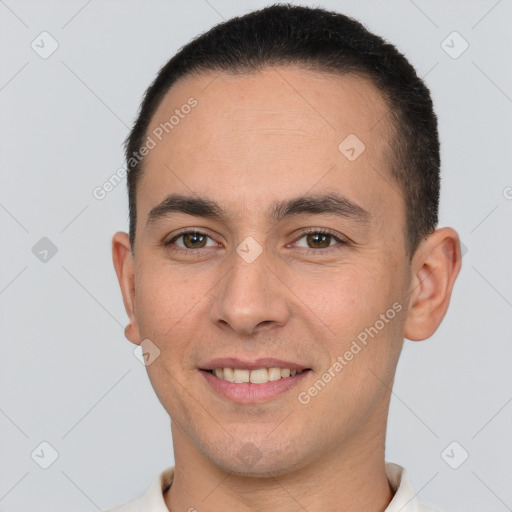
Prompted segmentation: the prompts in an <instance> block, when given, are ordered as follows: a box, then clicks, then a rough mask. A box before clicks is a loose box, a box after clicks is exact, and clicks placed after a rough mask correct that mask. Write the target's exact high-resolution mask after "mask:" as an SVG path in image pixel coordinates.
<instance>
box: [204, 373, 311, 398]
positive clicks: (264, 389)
mask: <svg viewBox="0 0 512 512" xmlns="http://www.w3.org/2000/svg"><path fill="white" fill-rule="evenodd" d="M200 372H201V373H202V374H203V376H204V378H205V379H206V380H207V381H208V383H209V384H210V385H211V386H212V388H213V389H214V390H215V391H216V392H217V393H219V394H220V395H222V396H224V397H226V398H228V399H229V400H232V401H233V402H236V403H240V404H257V403H262V402H266V401H267V400H270V399H272V398H275V397H276V396H278V395H280V394H281V393H284V392H285V391H288V390H290V389H292V388H294V387H295V386H297V384H299V383H300V382H301V381H302V380H303V379H304V378H305V377H306V376H307V375H308V374H309V372H310V370H303V371H302V372H301V373H298V374H297V375H295V376H294V377H284V378H281V379H279V380H273V381H269V382H266V383H265V384H249V383H247V382H243V383H240V384H235V383H234V382H228V381H227V380H223V379H219V377H216V376H215V375H213V374H211V373H210V372H207V371H204V370H201V371H200Z"/></svg>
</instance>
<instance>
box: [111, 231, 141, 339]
mask: <svg viewBox="0 0 512 512" xmlns="http://www.w3.org/2000/svg"><path fill="white" fill-rule="evenodd" d="M112 260H113V263H114V268H115V271H116V274H117V279H118V281H119V286H120V288H121V293H122V296H123V303H124V308H125V310H126V313H127V315H128V318H129V322H128V325H127V326H126V328H125V330H124V333H125V336H126V338H127V339H128V340H129V341H131V342H132V343H134V344H135V345H139V344H140V341H141V340H140V333H139V328H138V324H137V319H136V316H135V272H134V262H133V257H132V253H131V245H130V238H129V236H128V234H127V233H124V232H121V231H119V232H117V233H116V234H115V235H114V236H113V238H112Z"/></svg>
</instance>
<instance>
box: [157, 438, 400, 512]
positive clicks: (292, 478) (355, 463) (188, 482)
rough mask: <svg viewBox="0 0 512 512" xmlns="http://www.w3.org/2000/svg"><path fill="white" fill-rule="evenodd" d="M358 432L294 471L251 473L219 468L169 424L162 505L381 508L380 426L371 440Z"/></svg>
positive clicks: (267, 511)
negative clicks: (171, 464) (170, 459)
mask: <svg viewBox="0 0 512 512" xmlns="http://www.w3.org/2000/svg"><path fill="white" fill-rule="evenodd" d="M360 434H362V435H360V436H357V439H353V440H351V442H348V441H347V442H346V443H343V446H342V447H341V448H339V449H336V450H332V451H331V452H330V453H329V454H323V455H322V456H321V457H319V458H318V460H315V461H312V462H311V463H309V464H307V465H304V466H303V467H301V468H299V469H297V470H294V471H292V472H289V473H286V474H283V475H278V476H270V477H268V476H262V477H258V478H254V477H247V476H243V475H236V474H234V473H230V472H226V471H223V470H221V469H220V468H218V467H217V466H215V465H214V464H212V462H211V461H210V460H209V459H206V458H205V457H204V456H203V455H202V454H201V453H200V452H199V451H197V450H196V449H195V447H194V445H193V444H192V443H190V440H189V439H188V438H186V436H184V434H183V432H181V431H180V430H179V429H174V428H173V440H174V446H175V474H174V480H173V483H172V486H171V487H170V489H169V490H168V491H167V492H166V493H165V495H164V498H165V502H166V505H167V508H168V509H169V510H170V511H171V512H175V511H178V510H194V509H195V510H198V511H201V510H205V509H209V510H237V511H242V512H245V511H247V512H248V511H252V510H258V511H261V512H288V511H292V510H293V511H296V510H298V509H303V510H307V511H308V512H320V511H321V512H329V511H333V512H334V511H336V512H359V511H361V510H365V511H366V512H383V511H385V509H386V507H387V506H388V504H389V502H390V501H391V499H392V498H393V494H394V491H393V490H392V489H391V487H390V485H389V482H388V480H387V476H386V468H385V462H384V441H385V431H384V432H381V435H379V436H374V437H371V438H370V439H368V435H364V434H363V433H360ZM366 434H368V433H366Z"/></svg>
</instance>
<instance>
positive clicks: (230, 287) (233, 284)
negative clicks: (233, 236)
mask: <svg viewBox="0 0 512 512" xmlns="http://www.w3.org/2000/svg"><path fill="white" fill-rule="evenodd" d="M228 265H230V270H229V272H228V273H227V275H226V276H225V279H222V280H221V282H220V283H219V289H218V293H217V294H216V301H215V304H214V306H213V308H212V318H211V320H212V322H214V323H216V324H218V325H220V324H222V325H224V326H227V325H229V326H230V327H231V328H232V329H233V330H234V331H237V332H238V333H244V334H251V333H252V332H253V331H254V330H255V329H256V328H257V327H258V326H259V325H260V324H263V323H265V324H266V325H268V324H275V325H283V324H284V323H285V322H286V320H287V317H288V308H287V305H286V295H285V290H284V289H283V288H284V286H283V285H282V283H281V282H280V281H279V280H278V279H277V278H276V276H275V274H274V272H273V271H271V270H270V269H271V268H272V261H271V255H269V254H268V252H267V251H265V250H264V249H263V247H261V246H260V245H259V244H258V243H257V242H256V241H255V240H254V239H251V237H248V238H247V239H245V240H244V241H243V242H242V243H241V244H239V246H238V247H237V249H236V252H235V251H233V253H232V254H231V255H230V261H229V262H228Z"/></svg>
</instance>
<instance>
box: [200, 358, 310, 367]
mask: <svg viewBox="0 0 512 512" xmlns="http://www.w3.org/2000/svg"><path fill="white" fill-rule="evenodd" d="M215 368H238V369H243V370H258V369H260V368H289V369H290V370H306V369H308V368H309V367H308V366H304V365H302V364H299V363H294V362H292V361H284V360H283V359H275V358H273V357H262V358H258V359H252V360H248V359H239V358H238V357H219V358H217V359H212V360H211V361H208V362H206V363H205V364H203V365H201V366H200V369H202V370H214V369H215Z"/></svg>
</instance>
